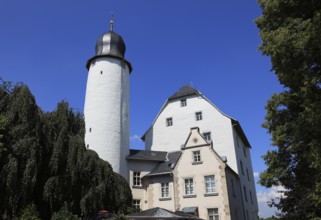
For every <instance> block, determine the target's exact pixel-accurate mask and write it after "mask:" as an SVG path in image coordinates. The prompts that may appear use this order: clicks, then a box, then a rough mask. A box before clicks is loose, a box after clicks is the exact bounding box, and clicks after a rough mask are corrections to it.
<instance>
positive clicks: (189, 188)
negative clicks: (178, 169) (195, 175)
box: [184, 178, 194, 195]
mask: <svg viewBox="0 0 321 220" xmlns="http://www.w3.org/2000/svg"><path fill="white" fill-rule="evenodd" d="M184 181H185V195H193V194H194V185H193V179H192V178H190V179H185V180H184Z"/></svg>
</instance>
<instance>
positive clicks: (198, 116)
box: [195, 112, 203, 121]
mask: <svg viewBox="0 0 321 220" xmlns="http://www.w3.org/2000/svg"><path fill="white" fill-rule="evenodd" d="M195 117H196V121H200V120H202V119H203V116H202V112H196V113H195Z"/></svg>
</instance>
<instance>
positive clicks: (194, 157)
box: [193, 150, 201, 162]
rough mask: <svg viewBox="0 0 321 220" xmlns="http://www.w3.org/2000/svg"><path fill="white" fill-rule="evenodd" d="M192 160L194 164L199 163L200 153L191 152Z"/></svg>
mask: <svg viewBox="0 0 321 220" xmlns="http://www.w3.org/2000/svg"><path fill="white" fill-rule="evenodd" d="M193 160H194V162H201V152H200V151H199V150H198V151H193Z"/></svg>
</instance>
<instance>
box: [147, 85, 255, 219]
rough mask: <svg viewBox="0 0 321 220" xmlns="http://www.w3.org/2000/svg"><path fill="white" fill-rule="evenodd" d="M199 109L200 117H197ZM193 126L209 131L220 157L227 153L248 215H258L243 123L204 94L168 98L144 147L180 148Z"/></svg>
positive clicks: (152, 148)
mask: <svg viewBox="0 0 321 220" xmlns="http://www.w3.org/2000/svg"><path fill="white" fill-rule="evenodd" d="M185 87H186V86H185ZM187 87H188V86H187ZM182 89H183V88H182ZM182 102H184V104H182ZM199 113H201V118H198V117H199ZM197 114H198V115H197ZM168 119H170V124H168ZM192 127H199V129H200V133H201V134H204V133H209V132H210V136H211V141H212V144H213V148H214V150H215V151H216V152H217V153H218V155H219V156H220V157H226V158H227V164H228V166H229V167H230V168H231V169H232V170H233V171H234V172H235V173H236V174H238V175H239V179H240V185H241V188H242V199H243V204H244V213H245V216H246V219H252V218H251V216H252V217H253V216H257V213H258V204H257V197H256V189H255V184H254V177H253V169H252V162H251V155H250V145H249V143H248V140H247V139H246V136H245V134H244V133H243V130H242V128H241V126H240V124H239V123H238V122H237V121H236V120H235V119H233V118H231V117H229V116H227V115H226V114H224V113H222V112H221V111H220V110H219V109H218V108H217V107H216V106H215V105H214V104H212V103H211V102H210V101H209V100H208V99H207V98H205V97H204V96H203V95H202V94H200V93H196V94H187V95H185V96H182V97H176V98H175V97H174V98H169V99H168V100H167V101H166V103H165V104H164V106H163V107H162V109H161V110H160V112H159V114H158V115H157V117H156V119H155V121H154V122H153V124H152V126H151V127H150V129H149V130H148V131H147V132H146V133H145V135H144V136H143V139H144V140H145V149H147V150H154V151H168V152H171V151H178V150H180V149H181V148H182V147H184V144H185V140H186V137H187V135H188V134H189V132H190V128H192Z"/></svg>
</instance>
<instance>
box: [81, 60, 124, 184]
mask: <svg viewBox="0 0 321 220" xmlns="http://www.w3.org/2000/svg"><path fill="white" fill-rule="evenodd" d="M84 115H85V122H86V134H85V142H86V146H87V147H88V148H90V149H93V150H95V151H96V152H97V153H98V155H99V157H100V158H102V159H103V160H106V161H108V162H109V163H110V164H111V166H112V167H113V170H114V172H117V173H119V174H121V175H122V176H124V177H125V178H126V179H127V175H128V172H127V163H126V159H125V157H126V155H128V154H129V68H128V66H127V64H126V63H125V62H124V61H122V60H120V59H116V58H112V57H101V58H97V59H95V60H94V61H92V63H91V65H90V68H89V73H88V80H87V89H86V99H85V109H84Z"/></svg>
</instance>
